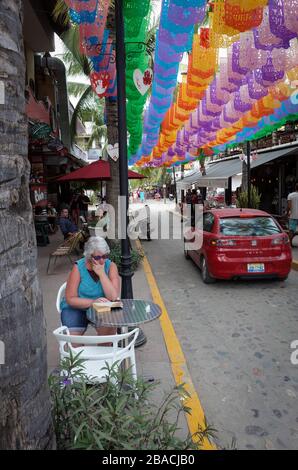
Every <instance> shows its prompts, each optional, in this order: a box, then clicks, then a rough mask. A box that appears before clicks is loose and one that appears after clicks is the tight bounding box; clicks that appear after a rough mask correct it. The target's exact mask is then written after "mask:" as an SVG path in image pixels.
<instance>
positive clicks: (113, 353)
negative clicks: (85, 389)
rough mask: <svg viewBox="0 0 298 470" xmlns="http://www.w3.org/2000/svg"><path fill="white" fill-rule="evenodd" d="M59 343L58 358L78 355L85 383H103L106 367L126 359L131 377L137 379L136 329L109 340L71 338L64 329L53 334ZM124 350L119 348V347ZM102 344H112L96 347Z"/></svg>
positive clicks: (90, 337) (95, 337)
mask: <svg viewBox="0 0 298 470" xmlns="http://www.w3.org/2000/svg"><path fill="white" fill-rule="evenodd" d="M53 334H54V336H55V337H56V339H57V341H58V343H59V349H60V357H61V359H63V358H65V357H70V352H69V351H71V352H72V354H73V355H76V354H79V353H81V354H80V359H84V360H85V362H84V364H83V366H82V367H83V368H84V372H85V374H86V376H87V377H88V382H89V381H90V382H96V383H102V382H105V381H106V374H107V370H106V369H104V368H106V366H107V364H108V365H109V367H111V366H112V365H113V364H114V363H115V362H117V368H119V367H120V366H121V363H122V362H123V361H125V360H126V359H128V360H129V361H130V366H131V373H132V376H133V378H134V379H135V380H136V379H137V368H136V358H135V342H136V339H137V337H138V334H139V329H138V328H135V329H134V330H132V331H130V332H129V333H125V334H120V335H109V336H74V335H71V334H70V333H69V329H68V328H67V327H66V326H60V327H59V328H57V329H56V330H55V331H53ZM120 342H121V344H124V345H125V346H124V347H121V346H119V343H120ZM72 343H73V344H82V345H83V346H80V347H73V346H72ZM101 343H112V346H98V344H101Z"/></svg>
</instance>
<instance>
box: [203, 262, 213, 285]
mask: <svg viewBox="0 0 298 470" xmlns="http://www.w3.org/2000/svg"><path fill="white" fill-rule="evenodd" d="M201 273H202V279H203V282H204V283H205V284H213V283H214V282H215V279H214V277H211V276H210V273H209V269H208V266H207V262H206V258H205V257H204V256H202V259H201Z"/></svg>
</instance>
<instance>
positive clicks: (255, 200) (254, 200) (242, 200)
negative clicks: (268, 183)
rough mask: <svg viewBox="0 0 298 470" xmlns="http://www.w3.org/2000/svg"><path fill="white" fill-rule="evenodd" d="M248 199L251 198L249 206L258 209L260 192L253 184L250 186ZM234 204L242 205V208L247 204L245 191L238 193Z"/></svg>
mask: <svg viewBox="0 0 298 470" xmlns="http://www.w3.org/2000/svg"><path fill="white" fill-rule="evenodd" d="M250 199H251V202H250V208H251V209H258V208H259V207H260V202H261V194H260V193H259V191H258V189H257V188H256V187H255V186H251V191H250ZM236 205H237V207H242V208H246V207H247V206H248V193H247V191H243V192H241V193H240V194H239V196H238V198H237V202H236Z"/></svg>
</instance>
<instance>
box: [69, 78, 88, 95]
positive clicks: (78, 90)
mask: <svg viewBox="0 0 298 470" xmlns="http://www.w3.org/2000/svg"><path fill="white" fill-rule="evenodd" d="M88 87H90V85H88V84H85V83H79V82H70V81H68V82H67V88H68V93H69V95H72V96H75V97H76V98H77V97H79V96H81V95H82V94H83V93H84V91H86V90H87V88H88Z"/></svg>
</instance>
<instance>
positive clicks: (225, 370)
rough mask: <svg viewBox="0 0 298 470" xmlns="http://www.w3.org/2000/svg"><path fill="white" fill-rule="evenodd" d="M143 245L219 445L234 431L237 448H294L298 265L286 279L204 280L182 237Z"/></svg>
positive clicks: (297, 441)
mask: <svg viewBox="0 0 298 470" xmlns="http://www.w3.org/2000/svg"><path fill="white" fill-rule="evenodd" d="M160 207H161V205H160ZM155 208H156V206H155V205H154V209H153V210H157V209H155ZM162 210H165V208H164V207H163V208H162ZM143 247H144V250H145V252H146V255H147V257H148V259H149V261H150V263H151V266H152V269H153V272H154V275H155V277H156V279H157V282H158V286H159V289H160V291H161V292H162V296H163V299H164V301H165V303H166V307H167V309H168V312H169V314H170V316H171V320H172V322H173V325H174V328H175V330H176V334H177V336H178V338H179V340H180V342H181V346H182V349H183V351H184V354H185V356H186V359H187V363H188V367H189V370H190V373H191V376H192V380H193V382H194V384H195V386H196V390H197V393H198V395H199V397H200V400H201V403H202V405H203V408H204V411H205V414H206V417H207V420H208V422H209V423H210V424H212V425H213V426H214V427H215V428H216V429H217V430H218V444H219V446H221V447H229V446H231V443H232V441H233V439H235V440H236V447H237V448H240V449H286V448H287V449H296V448H297V447H298V407H297V402H298V366H297V365H296V366H295V365H292V364H291V360H290V359H291V353H292V350H291V347H290V344H291V342H292V341H294V340H297V339H298V299H297V284H298V273H297V272H295V271H292V272H291V274H290V276H289V279H288V280H287V281H286V282H284V283H282V282H277V281H259V282H255V281H252V282H244V281H242V282H241V281H238V282H217V283H216V284H213V285H209V286H207V285H205V284H203V282H202V280H201V276H200V271H199V270H198V268H197V267H196V266H195V265H194V264H193V263H192V261H190V260H186V259H185V258H184V255H183V243H182V241H180V240H169V241H168V240H152V241H151V242H147V241H144V242H143Z"/></svg>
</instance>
